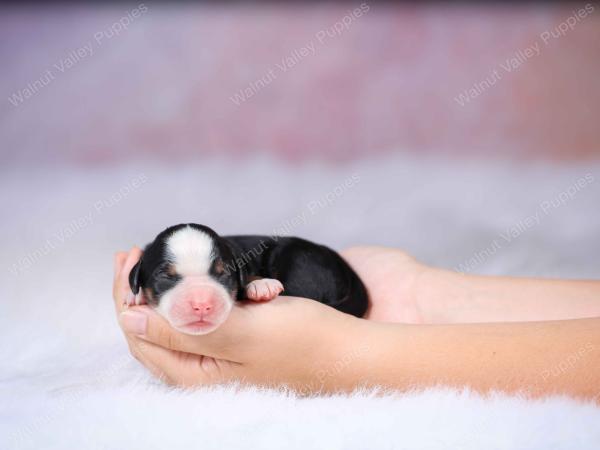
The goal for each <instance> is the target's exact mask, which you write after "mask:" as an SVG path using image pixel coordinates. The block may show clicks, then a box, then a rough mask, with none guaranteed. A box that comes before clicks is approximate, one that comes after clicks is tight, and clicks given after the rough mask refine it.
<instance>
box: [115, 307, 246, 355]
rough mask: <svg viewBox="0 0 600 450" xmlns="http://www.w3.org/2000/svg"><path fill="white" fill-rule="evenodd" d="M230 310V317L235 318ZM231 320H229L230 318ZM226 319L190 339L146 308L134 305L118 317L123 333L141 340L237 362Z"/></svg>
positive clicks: (233, 339) (233, 342) (233, 340)
mask: <svg viewBox="0 0 600 450" xmlns="http://www.w3.org/2000/svg"><path fill="white" fill-rule="evenodd" d="M236 309H237V308H235V307H234V308H233V310H232V312H231V314H230V316H231V315H233V316H237V313H234V311H235V310H236ZM230 318H231V317H230ZM228 322H230V320H229V318H228V320H227V321H226V322H225V323H224V324H223V325H221V326H220V327H219V328H218V329H217V330H215V331H213V332H211V333H209V334H205V335H201V336H193V335H189V334H185V333H181V332H179V331H177V330H175V329H174V328H173V327H171V325H170V324H169V322H167V320H165V319H164V318H163V317H162V316H161V315H159V314H158V313H157V312H155V311H154V310H153V309H152V308H150V307H148V306H136V307H133V308H129V309H127V310H125V311H123V312H122V313H121V314H120V315H119V324H120V325H121V328H122V329H123V331H124V332H125V333H126V334H129V335H133V336H136V337H138V338H140V339H142V340H144V341H147V342H150V343H152V344H155V345H158V346H160V347H163V348H167V349H169V350H177V351H180V352H186V353H195V354H198V355H204V356H211V357H213V358H218V359H227V360H230V361H235V362H241V361H237V358H235V356H234V355H233V351H232V350H235V347H236V336H237V335H238V333H232V332H231V328H232V327H228V326H226V325H227V323H228Z"/></svg>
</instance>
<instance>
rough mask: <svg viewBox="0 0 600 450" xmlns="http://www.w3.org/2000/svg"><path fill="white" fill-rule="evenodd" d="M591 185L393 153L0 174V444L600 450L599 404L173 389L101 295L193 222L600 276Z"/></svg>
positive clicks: (593, 181) (599, 194)
mask: <svg viewBox="0 0 600 450" xmlns="http://www.w3.org/2000/svg"><path fill="white" fill-rule="evenodd" d="M134 180H137V181H138V183H137V184H139V186H137V187H136V186H134V184H136V183H134ZM581 180H584V181H581ZM586 180H587V181H586ZM599 180H600V166H598V165H597V164H595V165H590V164H587V165H577V166H568V167H557V166H550V165H539V164H537V165H533V164H529V165H526V166H523V165H517V164H510V163H496V164H490V163H483V162H481V163H480V162H470V163H457V162H450V161H439V160H438V161H433V160H409V159H406V158H402V157H395V158H392V159H386V160H380V161H369V162H360V163H359V162H357V163H353V164H352V165H349V166H337V167H324V166H319V165H311V164H309V165H299V166H296V167H294V168H290V167H289V166H287V165H284V164H280V163H277V162H273V161H269V160H262V159H256V160H252V161H250V160H248V161H241V162H239V161H238V162H236V163H234V162H233V161H225V160H213V161H205V162H201V163H200V162H199V163H197V164H193V165H186V166H185V167H183V166H182V167H179V166H165V165H162V166H161V165H158V164H156V165H152V164H148V165H146V166H144V167H140V166H136V167H128V168H120V169H109V168H103V169H95V170H87V171H83V170H82V169H77V168H65V167H59V168H38V169H27V170H25V169H18V168H12V169H7V168H4V169H3V173H2V176H1V177H0V196H1V198H2V205H3V207H4V214H3V220H2V221H0V231H1V233H0V236H1V239H2V253H1V254H0V262H1V263H2V269H3V270H2V275H1V277H2V282H1V283H0V289H1V297H0V298H1V300H0V301H1V305H2V313H1V314H0V329H1V330H2V347H1V350H0V361H2V363H1V365H2V371H1V374H0V417H1V420H0V448H2V449H41V448H44V449H70V448H73V449H75V448H77V449H82V448H85V449H126V448H127V449H137V448H141V449H153V448H156V449H158V448H161V449H162V448H169V449H179V448H181V449H184V448H185V449H189V448H203V449H211V448H274V449H279V448H283V447H285V448H302V449H304V448H327V449H335V448H357V449H362V448H422V449H445V448H461V449H475V448H494V449H521V448H527V449H531V448H540V449H546V448H565V449H567V448H569V449H570V448H589V449H592V448H599V447H600V427H598V424H600V409H599V408H598V407H597V406H594V405H593V404H591V403H587V404H586V403H580V402H576V401H574V400H570V399H566V398H551V399H542V400H537V401H531V400H525V399H523V398H518V397H508V396H504V395H499V394H497V395H493V396H490V397H487V398H482V397H480V396H477V395H475V394H472V393H468V392H455V391H448V390H444V389H431V390H428V391H426V392H413V393H404V394H388V395H380V396H376V395H373V393H364V392H358V393H355V394H354V395H348V396H339V397H329V398H305V399H298V398H296V397H294V396H293V395H290V394H288V393H285V392H276V391H268V392H265V391H259V390H237V389H235V387H223V388H213V389H200V390H197V391H178V390H171V389H168V388H167V387H165V386H163V385H162V384H160V382H157V381H155V380H153V379H151V377H149V376H148V375H147V374H146V372H145V371H144V369H143V368H142V367H140V366H139V364H138V363H137V362H136V361H135V360H133V359H131V358H130V357H129V355H128V353H127V349H126V346H125V344H124V342H123V339H122V338H121V336H120V334H119V331H118V328H117V325H116V323H115V318H114V314H113V311H112V304H111V299H110V295H111V294H110V290H111V289H110V286H111V277H112V273H111V270H112V268H111V264H112V254H113V252H114V251H115V250H116V249H125V248H128V247H130V246H131V245H132V244H134V243H135V244H138V245H143V244H144V243H146V242H147V241H149V240H150V239H151V238H152V237H153V236H154V235H155V234H156V233H157V232H158V231H160V230H161V229H162V228H164V227H166V226H167V225H171V224H173V223H178V222H189V221H195V222H199V223H205V224H207V225H210V226H212V227H213V228H215V229H216V230H218V231H219V232H222V233H263V234H271V233H273V232H275V231H281V232H283V233H284V234H295V235H301V236H303V237H306V238H309V239H313V240H316V241H320V242H323V243H327V244H329V245H331V246H332V247H334V248H337V249H340V248H343V247H346V246H349V245H353V244H363V243H364V244H366V243H370V244H381V245H390V246H398V247H402V248H404V249H406V250H408V251H409V252H411V253H413V254H415V255H416V256H417V257H418V258H420V259H421V260H424V261H425V262H427V263H430V264H436V265H441V266H445V267H448V268H459V267H462V269H463V270H468V271H472V272H476V273H495V274H515V275H528V276H564V277H581V278H583V277H593V278H599V277H600V264H599V263H600V258H599V257H598V255H599V254H600V240H599V239H598V232H599V231H600V209H599V208H598V200H599V199H600V181H599ZM127 186H128V187H127ZM573 186H579V187H577V188H574V187H573ZM126 187H127V188H126ZM274 187H275V188H274ZM119 192H120V194H118V193H119ZM558 199H561V200H558ZM549 202H550V203H552V202H553V203H552V204H551V205H550V206H548V205H549ZM493 249H495V250H493ZM492 250H493V251H492ZM557 364H558V362H557ZM598 389H599V391H600V387H599V388H598Z"/></svg>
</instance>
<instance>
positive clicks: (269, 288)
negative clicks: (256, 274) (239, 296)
mask: <svg viewBox="0 0 600 450" xmlns="http://www.w3.org/2000/svg"><path fill="white" fill-rule="evenodd" d="M281 292H283V284H281V282H280V281H279V280H274V279H272V278H260V279H258V280H254V281H251V282H250V283H248V284H247V285H246V297H248V298H249V299H250V300H254V301H255V302H262V301H266V300H273V299H274V298H275V297H277V296H278V295H279V294H280V293H281Z"/></svg>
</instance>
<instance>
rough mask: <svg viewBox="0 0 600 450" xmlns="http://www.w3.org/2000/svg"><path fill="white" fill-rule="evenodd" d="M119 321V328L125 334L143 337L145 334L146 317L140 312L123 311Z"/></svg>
mask: <svg viewBox="0 0 600 450" xmlns="http://www.w3.org/2000/svg"><path fill="white" fill-rule="evenodd" d="M119 320H120V322H121V326H122V327H123V329H124V330H125V331H126V332H127V333H132V334H138V335H144V334H146V326H147V324H148V317H147V316H146V314H144V313H142V312H140V311H124V312H122V313H121V315H120V317H119Z"/></svg>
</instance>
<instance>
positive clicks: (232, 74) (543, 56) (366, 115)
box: [0, 2, 600, 164]
mask: <svg viewBox="0 0 600 450" xmlns="http://www.w3.org/2000/svg"><path fill="white" fill-rule="evenodd" d="M586 5H587V6H586ZM134 10H137V13H134ZM356 10H360V11H361V12H362V14H360V15H359V16H357V14H356ZM578 11H579V12H578ZM581 11H583V13H585V16H584V17H581V15H583V13H582V12H581ZM124 17H127V20H124V19H123V18H124ZM348 18H349V19H348ZM570 18H575V22H573V19H570ZM115 23H120V24H121V27H120V29H119V27H118V26H117V28H115V27H114V24H115ZM336 24H340V25H342V26H343V27H342V28H340V25H336ZM561 24H567V27H566V28H565V26H562V25H561ZM115 30H116V31H118V32H115ZM544 33H545V34H544ZM549 33H553V34H554V36H553V35H552V34H550V35H549ZM542 36H545V38H546V39H543V38H542ZM549 36H550V37H549ZM86 46H87V47H88V48H89V50H85V47H86ZM529 48H530V49H532V50H530V51H529V52H530V53H531V52H533V53H531V54H530V55H529V56H527V52H528V50H527V49H529ZM536 49H537V53H536ZM0 52H1V54H0V57H1V59H2V61H3V69H2V71H1V72H0V87H1V88H2V94H3V99H2V102H1V103H0V104H1V106H0V143H1V152H2V153H1V155H0V163H2V164H10V163H16V164H19V163H23V162H26V161H36V162H77V163H85V164H96V163H107V162H115V161H125V160H138V159H140V158H142V159H153V158H157V159H159V160H165V161H167V160H168V161H176V160H187V159H188V158H190V157H192V158H195V157H204V156H207V155H223V154H228V155H234V156H242V155H250V154H257V153H269V154H274V155H277V157H281V158H282V159H285V160H291V161H298V160H313V159H319V160H327V161H342V160H349V159H354V158H356V157H372V156H374V155H383V154H386V153H392V152H410V153H436V154H439V153H443V154H451V155H469V156H473V155H477V156H480V155H483V156H493V157H494V158H496V157H508V158H510V159H514V158H519V159H520V158H531V157H534V158H538V157H542V158H548V159H559V160H562V159H581V158H593V157H597V156H598V155H600V151H599V150H600V122H599V119H598V118H599V117H600V85H599V84H598V79H599V78H598V76H599V74H600V12H599V8H598V6H597V5H592V4H586V3H576V4H575V3H573V4H549V5H543V4H535V3H534V4H527V5H518V4H510V5H506V6H502V5H500V4H497V5H491V6H488V5H478V4H475V3H473V4H471V3H465V4H460V6H451V5H445V4H437V3H434V4H426V5H423V6H419V5H418V4H389V3H363V4H362V6H361V3H359V2H357V3H334V4H327V5H319V4H307V5H302V4H297V3H293V4H288V5H279V4H277V3H266V4H257V5H243V4H236V5H234V6H231V5H230V6H225V5H217V4H212V3H209V4H203V5H191V4H187V3H182V4H177V5H176V6H168V5H164V6H163V5H155V4H151V3H147V4H143V3H142V4H136V3H132V4H110V5H109V6H102V5H95V6H74V5H59V6H56V5H54V6H44V5H35V6H31V5H30V6H27V7H18V6H2V14H1V15H0ZM73 52H75V53H73ZM77 52H79V54H77ZM302 52H305V53H304V54H303V53H302ZM74 54H75V55H76V56H75V57H74V56H73V55H74ZM286 57H289V58H291V60H289V62H288V63H287V64H285V65H283V66H282V62H283V59H284V58H286ZM509 58H516V62H515V60H513V63H515V64H517V63H518V67H514V68H513V69H512V70H510V71H509V70H506V69H505V68H506V67H508V66H507V64H510V61H507V59H509ZM67 60H71V62H72V64H71V66H70V68H66V67H67V66H68V61H67ZM65 62H67V65H65ZM292 63H294V64H292ZM61 69H63V70H61ZM284 69H285V70H284ZM494 71H496V75H494ZM494 76H496V80H495V83H494V84H493V85H492V84H491V81H493V80H494V78H493V77H494ZM44 78H47V79H44ZM48 79H49V81H48ZM486 79H489V80H490V81H489V82H487V83H488V85H487V86H485V83H486V81H485V80H486ZM44 81H48V82H47V83H46V84H45V85H43V86H41V87H40V85H41V84H44V83H43V82H44ZM36 82H37V84H36ZM482 83H483V84H482ZM482 85H484V88H483V89H481V86H482ZM257 86H258V87H257ZM477 86H479V88H477ZM472 88H476V89H478V90H479V91H480V92H479V93H478V94H476V95H472V94H468V92H469V89H472ZM27 89H30V91H31V92H33V94H32V95H31V96H30V97H29V98H26V93H25V91H26V90H27ZM248 89H249V90H248ZM244 91H245V92H246V93H245V94H244ZM248 92H251V94H250V95H247V94H248ZM466 93H467V95H469V96H470V101H465V100H464V97H463V99H462V103H464V104H463V105H461V101H459V100H460V98H461V97H460V95H461V94H463V96H464V95H465V94H466ZM15 95H16V97H15ZM244 97H247V99H246V100H244V99H243V98H244ZM240 99H241V100H240Z"/></svg>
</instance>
